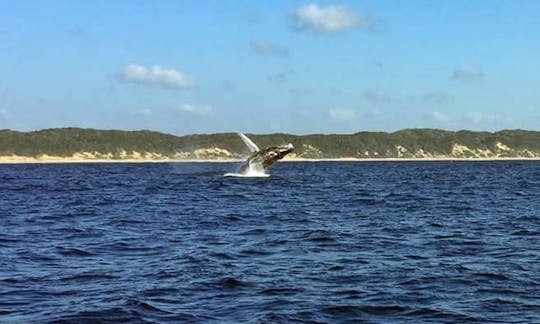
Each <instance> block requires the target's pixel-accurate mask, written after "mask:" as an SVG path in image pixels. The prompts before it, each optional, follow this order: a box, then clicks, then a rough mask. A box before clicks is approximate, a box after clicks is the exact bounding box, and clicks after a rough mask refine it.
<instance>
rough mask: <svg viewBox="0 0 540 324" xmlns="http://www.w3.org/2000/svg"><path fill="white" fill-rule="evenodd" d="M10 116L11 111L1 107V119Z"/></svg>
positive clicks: (6, 118)
mask: <svg viewBox="0 0 540 324" xmlns="http://www.w3.org/2000/svg"><path fill="white" fill-rule="evenodd" d="M9 116H10V114H9V111H7V110H6V109H0V120H8V119H9Z"/></svg>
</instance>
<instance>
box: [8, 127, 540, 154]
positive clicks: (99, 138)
mask: <svg viewBox="0 0 540 324" xmlns="http://www.w3.org/2000/svg"><path fill="white" fill-rule="evenodd" d="M248 136H250V137H251V138H252V139H253V140H254V141H255V142H256V143H258V145H259V146H261V147H265V146H272V145H282V144H287V143H292V144H293V145H294V146H295V152H294V153H295V156H296V157H303V158H347V157H354V158H399V157H403V158H407V157H409V158H410V157H416V158H422V157H540V132H535V131H524V130H503V131H500V132H495V133H488V132H471V131H458V132H451V131H444V130H438V129H405V130H400V131H398V132H394V133H384V132H359V133H356V134H351V135H321V134H315V135H304V136H296V135H289V134H268V135H250V134H248ZM215 148H219V150H216V149H215ZM82 152H88V153H91V154H92V156H95V158H104V157H105V158H108V159H123V158H130V157H131V158H133V157H134V155H133V152H138V154H139V155H137V156H140V155H142V157H145V154H146V153H151V154H154V155H153V157H152V158H157V159H159V158H179V159H181V158H189V159H191V158H241V157H244V156H246V155H247V154H248V151H247V149H246V147H245V145H244V143H243V142H242V141H241V139H240V138H239V137H238V136H237V135H236V134H234V133H224V134H209V135H187V136H173V135H169V134H163V133H158V132H152V131H120V130H95V129H80V128H60V129H46V130H40V131H35V132H16V131H11V130H0V156H13V155H16V156H26V157H39V156H42V155H49V156H59V157H73V156H74V155H75V154H80V153H82ZM146 156H148V155H146Z"/></svg>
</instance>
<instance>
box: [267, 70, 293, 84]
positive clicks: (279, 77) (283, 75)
mask: <svg viewBox="0 0 540 324" xmlns="http://www.w3.org/2000/svg"><path fill="white" fill-rule="evenodd" d="M292 73H293V71H284V72H279V73H276V74H272V75H269V76H268V77H267V80H268V82H270V83H285V82H287V81H289V77H290V76H291V74H292Z"/></svg>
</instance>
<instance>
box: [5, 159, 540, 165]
mask: <svg viewBox="0 0 540 324" xmlns="http://www.w3.org/2000/svg"><path fill="white" fill-rule="evenodd" d="M243 161H244V160H243V159H184V160H175V159H74V158H46V159H40V158H9V157H7V158H6V157H0V165H13V164H114V163H241V162H243ZM497 161H501V162H502V161H540V157H487V158H484V157H481V158H455V157H440V158H434V157H427V158H364V159H359V158H328V159H307V158H291V159H283V160H280V161H279V162H286V163H294V162H497Z"/></svg>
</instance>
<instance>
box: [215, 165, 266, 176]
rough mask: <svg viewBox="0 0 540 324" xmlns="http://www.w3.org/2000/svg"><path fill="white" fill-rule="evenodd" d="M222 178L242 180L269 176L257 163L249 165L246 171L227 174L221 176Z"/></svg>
mask: <svg viewBox="0 0 540 324" xmlns="http://www.w3.org/2000/svg"><path fill="white" fill-rule="evenodd" d="M223 176H224V177H242V178H267V177H269V176H270V175H269V174H268V173H266V172H265V170H264V168H263V166H262V165H261V164H259V163H250V164H249V166H248V167H247V169H246V170H245V171H244V172H242V173H240V172H229V173H225V174H224V175H223Z"/></svg>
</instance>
